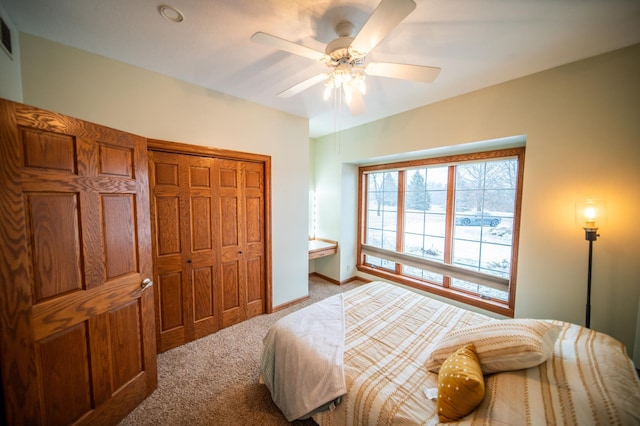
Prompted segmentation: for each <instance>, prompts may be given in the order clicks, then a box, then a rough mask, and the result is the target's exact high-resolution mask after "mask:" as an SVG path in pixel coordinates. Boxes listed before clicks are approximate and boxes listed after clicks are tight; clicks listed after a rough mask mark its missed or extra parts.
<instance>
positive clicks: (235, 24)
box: [0, 0, 640, 137]
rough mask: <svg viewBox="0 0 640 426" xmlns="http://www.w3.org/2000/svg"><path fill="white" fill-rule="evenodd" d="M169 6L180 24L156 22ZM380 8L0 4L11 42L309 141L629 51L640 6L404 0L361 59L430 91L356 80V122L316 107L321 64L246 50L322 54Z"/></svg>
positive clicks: (132, 1) (219, 2)
mask: <svg viewBox="0 0 640 426" xmlns="http://www.w3.org/2000/svg"><path fill="white" fill-rule="evenodd" d="M163 1H164V3H165V4H168V5H171V6H173V7H175V8H176V9H178V10H180V11H181V12H182V13H183V14H184V16H185V19H184V21H183V22H181V23H172V22H169V21H167V20H165V19H164V18H162V16H161V15H160V14H159V12H158V6H159V5H161V4H163ZM378 2H379V0H244V1H242V0H109V1H105V0H56V1H52V0H0V3H1V4H2V5H3V6H4V8H5V9H6V11H7V13H8V14H9V16H10V17H11V19H12V20H13V22H14V23H15V25H16V27H17V28H18V30H19V31H20V32H24V33H29V34H33V35H36V36H40V37H44V38H47V39H50V40H53V41H56V42H59V43H63V44H66V45H70V46H73V47H77V48H80V49H83V50H87V51H89V52H93V53H97V54H99V55H103V56H106V57H109V58H112V59H116V60H119V61H122V62H125V63H128V64H132V65H136V66H138V67H141V68H145V69H148V70H152V71H156V72H159V73H161V74H165V75H168V76H171V77H174V78H177V79H180V80H185V81H188V82H191V83H194V84H197V85H199V86H203V87H206V88H209V89H213V90H216V91H219V92H223V93H226V94H228V95H232V96H236V97H239V98H242V99H246V100H249V101H252V102H256V103H259V104H262V105H266V106H269V107H272V108H276V109H278V110H282V111H285V112H288V113H291V114H294V115H297V116H300V117H306V118H308V119H309V128H310V135H311V136H312V137H318V136H322V135H325V134H329V133H333V132H334V131H335V130H336V129H345V128H349V127H353V126H356V125H360V124H363V123H366V122H370V121H373V120H377V119H380V118H383V117H386V116H389V115H392V114H397V113H399V112H402V111H406V110H409V109H413V108H416V107H419V106H422V105H426V104H429V103H433V102H436V101H439V100H442V99H446V98H450V97H453V96H456V95H460V94H463V93H467V92H470V91H473V90H477V89H480V88H483V87H487V86H490V85H493V84H497V83H500V82H504V81H507V80H511V79H514V78H518V77H521V76H524V75H528V74H531V73H535V72H538V71H542V70H545V69H549V68H552V67H556V66H559V65H562V64H565V63H569V62H573V61H576V60H579V59H583V58H587V57H590V56H594V55H598V54H601V53H604V52H607V51H611V50H615V49H618V48H621V47H625V46H629V45H632V44H636V43H640V0H415V2H416V4H417V6H416V8H415V10H414V11H413V12H412V13H411V14H410V15H409V16H408V17H407V18H406V19H405V20H404V21H402V23H400V25H399V26H397V27H396V28H395V29H394V30H393V31H392V32H391V33H390V34H389V35H388V36H387V38H385V39H384V40H383V41H382V42H381V43H380V44H379V45H378V46H377V47H376V48H375V49H374V50H373V51H372V52H370V54H369V55H368V56H367V61H372V60H375V61H386V62H400V63H411V64H418V65H428V66H435V67H440V68H441V69H442V71H441V73H440V75H439V76H438V78H437V79H436V80H435V82H433V83H429V84H427V83H417V82H410V81H404V80H396V79H390V78H384V77H374V76H369V77H367V94H366V96H365V99H364V101H365V105H366V112H365V113H364V114H361V115H359V116H356V117H352V116H350V114H349V111H348V109H347V108H346V107H343V108H339V107H338V108H336V107H334V103H333V102H331V101H324V100H323V99H322V92H323V89H324V87H323V85H322V84H318V85H316V86H314V87H312V88H310V89H308V90H306V91H304V92H302V93H300V94H298V95H295V96H293V97H291V98H288V99H282V98H279V97H277V96H276V94H277V93H279V92H281V91H282V90H284V89H287V88H289V87H290V86H293V85H294V84H296V83H298V82H300V81H302V80H304V79H306V78H309V77H311V76H314V75H316V74H318V73H321V72H324V71H325V70H326V69H327V68H326V66H325V65H323V64H321V63H316V62H313V61H311V60H309V59H306V58H303V57H299V56H295V55H292V54H290V53H286V52H283V51H278V50H275V49H273V48H271V47H268V46H264V45H260V44H257V43H253V42H251V40H250V37H251V35H252V34H254V33H255V32H257V31H263V32H266V33H270V34H273V35H276V36H278V37H281V38H284V39H287V40H291V41H294V42H297V43H300V44H303V45H305V46H308V47H310V48H313V49H315V50H319V51H324V47H325V45H326V43H328V42H329V41H331V40H332V39H334V38H335V37H336V35H335V32H334V29H333V28H334V26H335V24H336V23H337V22H338V21H340V20H345V19H346V20H350V21H351V22H353V23H354V25H355V31H356V32H357V31H358V30H359V29H360V28H361V27H362V25H363V24H364V23H365V22H366V20H367V18H368V16H369V15H370V14H371V13H372V11H373V10H374V9H375V7H376V6H377V4H378Z"/></svg>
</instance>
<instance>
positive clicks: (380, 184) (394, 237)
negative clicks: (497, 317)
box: [358, 148, 525, 316]
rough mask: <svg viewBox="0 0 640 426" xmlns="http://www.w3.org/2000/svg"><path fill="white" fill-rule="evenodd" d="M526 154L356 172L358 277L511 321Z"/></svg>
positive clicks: (493, 153) (517, 152) (485, 154)
mask: <svg viewBox="0 0 640 426" xmlns="http://www.w3.org/2000/svg"><path fill="white" fill-rule="evenodd" d="M524 151H525V150H524V148H514V149H506V150H499V151H489V152H483V153H475V154H468V155H458V156H450V157H442V158H432V159H427V160H421V161H410V162H405V163H394V164H385V165H377V166H367V167H361V168H360V182H361V191H360V206H361V208H360V227H359V229H360V235H359V253H358V259H359V261H358V269H359V270H361V271H363V272H367V273H370V274H373V275H377V276H380V277H382V278H386V279H389V280H393V281H397V282H400V283H402V284H406V285H409V286H412V287H415V288H419V289H423V290H426V291H429V292H432V293H436V294H439V295H441V296H445V297H449V298H452V299H455V300H458V301H462V302H465V303H469V304H471V305H474V306H478V307H481V308H484V309H488V310H491V311H493V312H497V313H500V314H503V315H507V316H513V302H514V300H515V276H516V273H515V272H516V265H517V247H518V235H517V234H518V229H519V222H520V218H519V212H520V199H521V193H522V174H523V173H522V172H523V164H524Z"/></svg>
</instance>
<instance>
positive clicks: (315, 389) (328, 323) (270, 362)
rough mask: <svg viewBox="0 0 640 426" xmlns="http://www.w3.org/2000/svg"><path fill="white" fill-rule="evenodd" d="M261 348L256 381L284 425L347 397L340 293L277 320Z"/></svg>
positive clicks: (342, 310)
mask: <svg viewBox="0 0 640 426" xmlns="http://www.w3.org/2000/svg"><path fill="white" fill-rule="evenodd" d="M263 343H264V349H263V352H262V360H261V366H260V372H261V380H262V381H263V382H264V383H265V384H266V385H267V387H268V388H269V391H270V392H271V397H272V399H273V401H274V402H275V404H276V405H277V406H278V408H280V410H281V411H282V413H283V414H284V415H285V417H286V418H287V420H289V421H293V420H295V419H301V418H306V417H309V416H310V415H311V414H312V413H313V412H314V411H315V410H316V409H318V408H320V407H324V406H326V405H328V404H331V403H332V402H333V401H334V400H336V399H337V398H339V397H341V396H342V395H344V394H346V393H347V388H346V384H345V379H344V309H343V302H342V294H338V295H335V296H332V297H329V298H327V299H325V300H322V301H320V302H318V303H315V304H313V305H310V306H307V307H305V308H302V309H300V310H298V311H296V312H293V313H291V314H289V315H287V316H286V317H284V318H281V319H280V320H278V321H277V322H276V323H275V324H274V325H273V326H271V328H270V329H269V331H268V333H267V335H266V336H265V338H264V340H263Z"/></svg>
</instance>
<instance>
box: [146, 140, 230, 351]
mask: <svg viewBox="0 0 640 426" xmlns="http://www.w3.org/2000/svg"><path fill="white" fill-rule="evenodd" d="M150 160H151V161H150V165H151V167H150V169H151V173H150V180H151V187H152V202H151V211H152V224H153V235H154V236H155V241H154V272H155V277H156V281H157V283H156V292H155V298H156V321H157V339H158V350H159V351H160V352H163V351H166V350H168V349H170V348H173V347H176V346H180V345H182V344H184V343H187V342H190V341H192V340H195V339H198V338H200V337H203V336H206V335H208V334H211V333H213V332H215V331H217V330H218V329H219V328H220V324H219V315H218V311H219V309H220V308H219V299H220V294H219V290H217V289H218V287H219V286H216V285H215V281H216V279H215V274H216V271H217V267H216V265H217V264H218V262H219V256H218V255H217V251H216V250H215V247H214V245H215V238H214V234H213V230H214V229H215V227H216V221H217V220H216V217H215V216H214V208H213V206H214V196H215V191H216V189H215V187H216V183H215V181H214V172H213V162H214V160H213V159H212V158H209V157H198V156H193V155H185V154H176V153H166V152H154V151H151V152H150Z"/></svg>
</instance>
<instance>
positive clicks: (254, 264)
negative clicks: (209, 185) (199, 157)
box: [216, 159, 265, 327]
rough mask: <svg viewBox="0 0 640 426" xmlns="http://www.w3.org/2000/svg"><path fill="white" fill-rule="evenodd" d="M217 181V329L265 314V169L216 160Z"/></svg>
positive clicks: (234, 161) (255, 165)
mask: <svg viewBox="0 0 640 426" xmlns="http://www.w3.org/2000/svg"><path fill="white" fill-rule="evenodd" d="M216 162H217V165H216V168H217V170H218V176H219V180H220V198H219V212H220V222H221V227H220V233H219V241H220V248H221V254H222V260H223V262H224V264H223V271H222V288H223V292H222V294H223V309H222V324H223V325H222V326H223V327H227V326H229V325H232V324H235V323H237V322H240V321H244V320H246V319H248V318H251V317H253V316H255V315H259V314H262V313H264V312H265V299H264V291H265V278H264V277H265V266H264V265H265V256H264V253H265V247H264V229H265V226H264V223H265V222H264V166H263V164H261V163H253V162H248V161H238V160H222V159H220V160H216Z"/></svg>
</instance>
